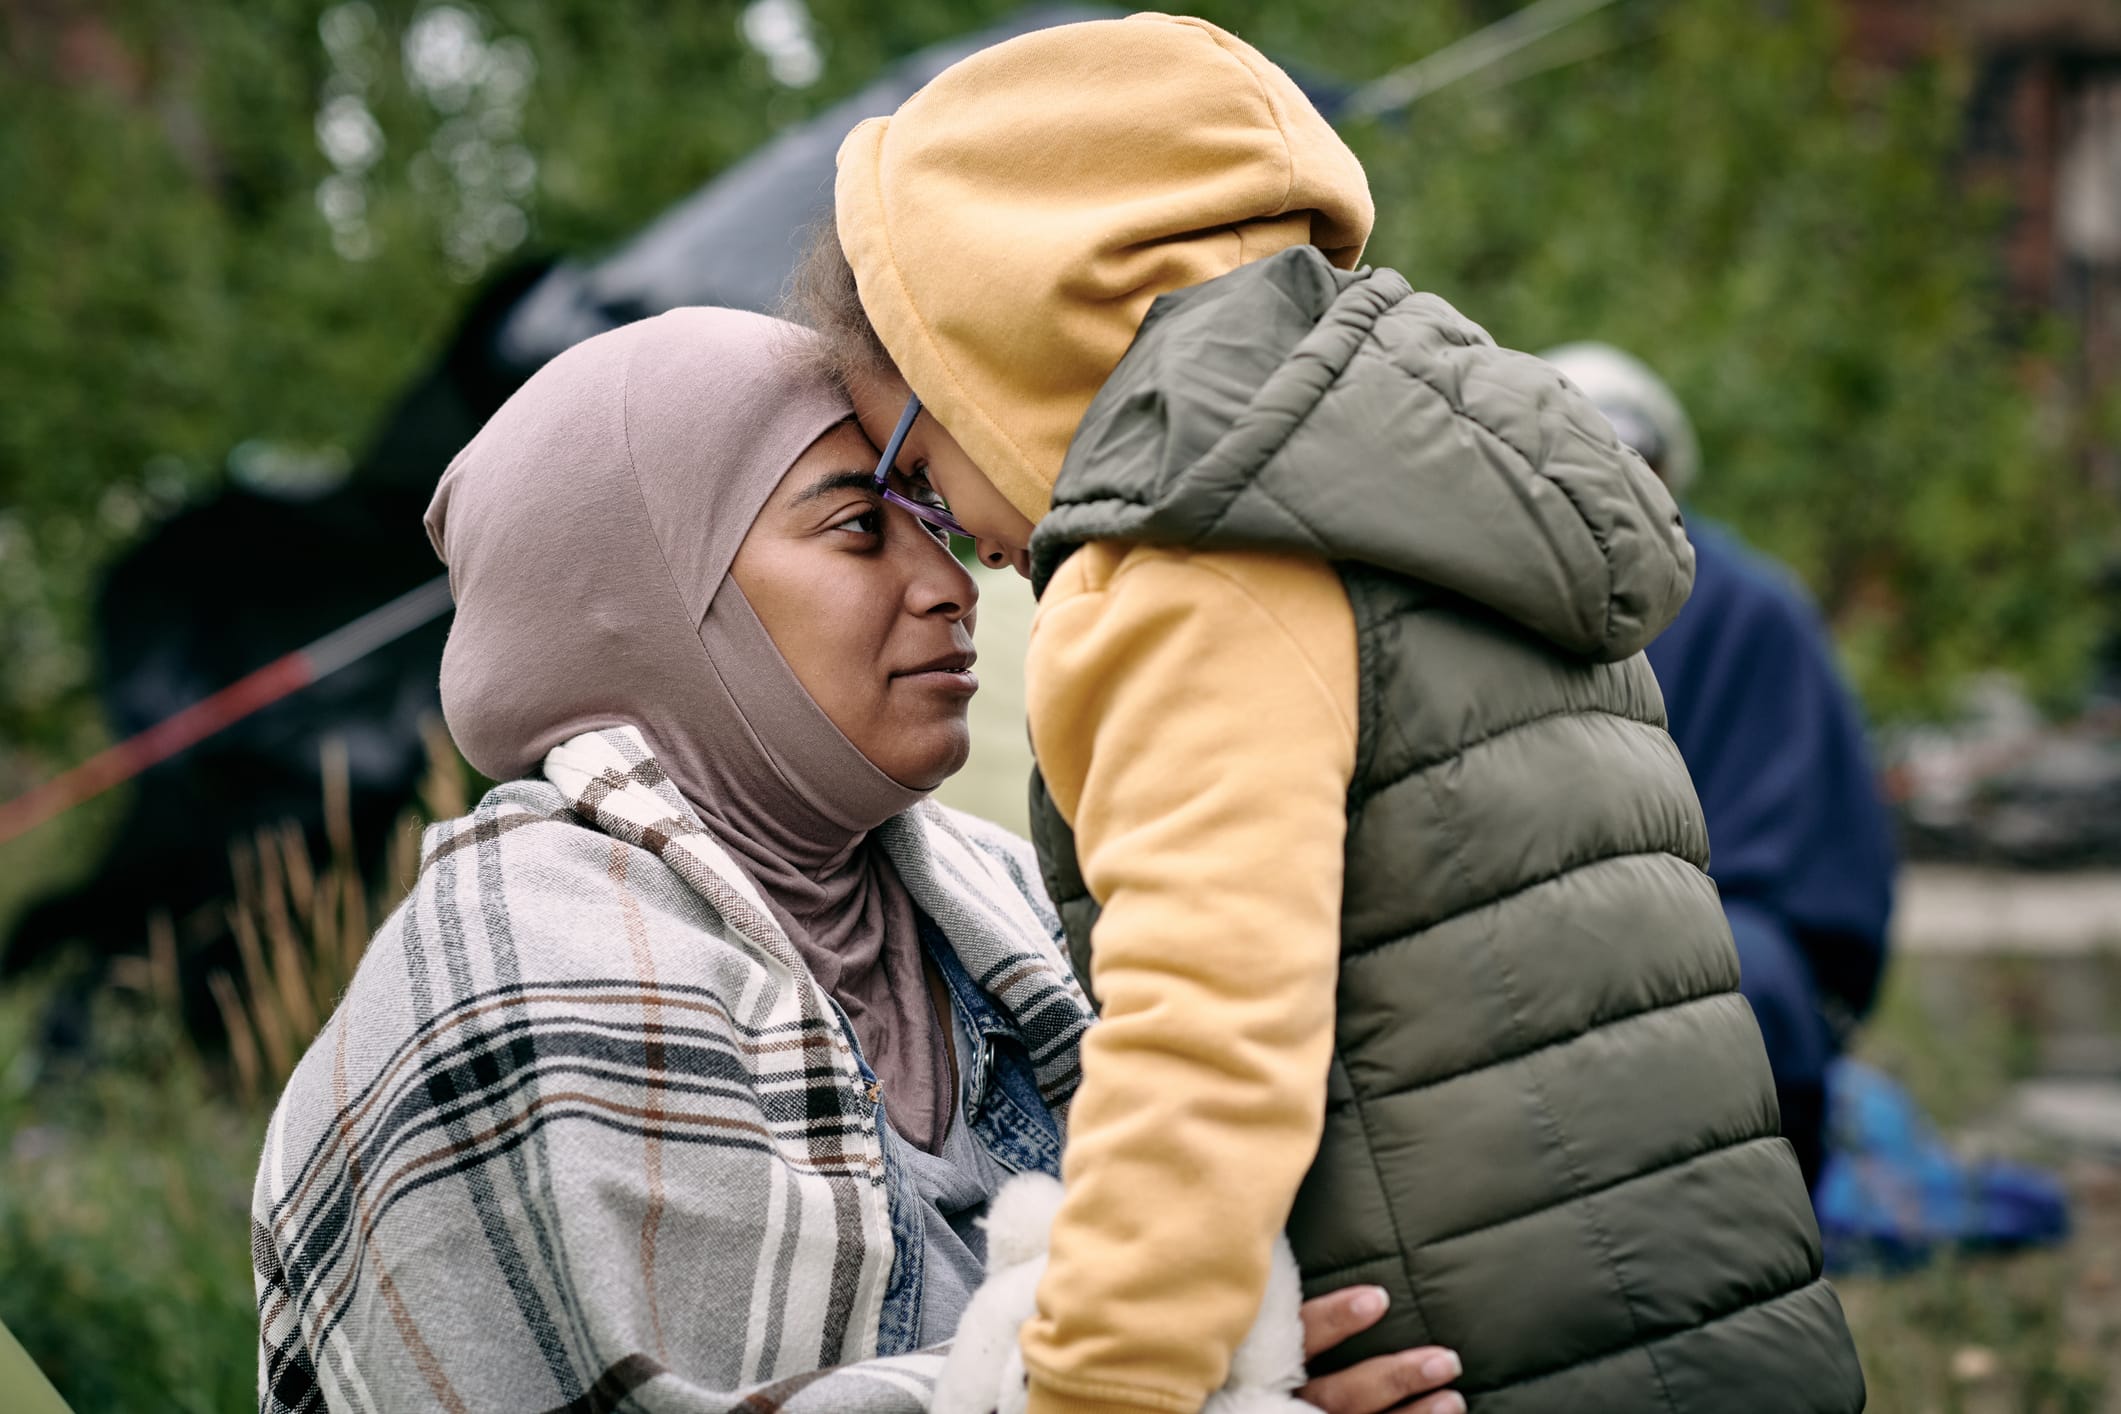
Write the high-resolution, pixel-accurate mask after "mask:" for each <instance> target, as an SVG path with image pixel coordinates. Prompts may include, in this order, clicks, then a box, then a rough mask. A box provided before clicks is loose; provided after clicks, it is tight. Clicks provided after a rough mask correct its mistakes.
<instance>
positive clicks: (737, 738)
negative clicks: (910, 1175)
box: [427, 309, 954, 1151]
mask: <svg viewBox="0 0 2121 1414" xmlns="http://www.w3.org/2000/svg"><path fill="white" fill-rule="evenodd" d="M815 337H816V336H815V335H813V334H811V333H810V332H809V331H807V330H804V329H801V328H798V327H797V326H795V325H792V324H787V323H784V322H782V321H780V320H777V319H769V318H767V317H765V316H764V315H758V314H747V313H743V312H740V311H737V310H728V309H679V310H673V311H671V312H670V313H668V314H663V315H658V316H657V317H655V318H653V319H644V320H642V321H640V322H639V323H635V324H629V325H627V326H626V327H625V328H622V329H617V330H614V331H612V332H611V333H608V334H601V335H598V336H597V337H596V338H593V339H589V340H587V341H585V342H583V343H581V344H577V345H576V346H574V347H573V348H571V349H569V350H567V352H565V353H563V354H561V355H560V356H559V357H558V358H555V359H554V360H553V361H552V362H551V363H548V364H547V365H546V366H545V367H544V368H543V369H541V370H539V372H538V373H537V374H536V376H534V377H533V378H531V380H530V381H529V382H528V383H526V384H524V385H523V387H522V388H521V389H520V390H519V391H518V392H517V393H516V395H515V396H514V397H512V398H510V399H509V400H508V402H507V403H506V404H505V405H504V406H503V407H502V408H501V410H500V411H499V412H497V413H495V414H494V416H493V419H492V421H490V422H488V423H487V424H486V426H485V428H484V429H483V430H482V431H481V432H480V433H479V435H478V436H477V437H475V438H473V439H472V442H471V444H470V445H469V446H467V447H466V448H465V449H464V450H463V451H462V452H460V453H458V454H457V457H456V460H455V461H453V462H451V463H450V466H449V470H448V471H447V472H445V473H444V474H443V477H442V483H441V485H440V487H439V488H438V489H437V490H436V492H435V498H434V503H433V504H432V505H431V506H429V507H428V511H427V533H428V537H429V538H430V539H431V540H432V541H433V542H434V546H435V550H436V552H437V553H439V554H440V555H441V556H442V558H443V560H444V561H445V562H446V563H447V564H448V566H449V583H450V590H451V592H452V593H453V594H454V596H455V598H456V604H457V612H456V621H455V623H454V624H453V625H452V626H451V628H450V632H449V646H448V647H447V648H446V649H445V650H444V651H443V654H442V713H443V716H444V717H445V718H446V719H447V720H448V723H449V731H450V735H451V736H453V737H455V738H456V742H457V746H458V747H459V748H460V749H461V750H462V751H463V753H464V755H465V758H466V759H467V760H469V761H470V762H471V764H472V765H474V766H476V767H477V768H478V769H479V770H481V771H483V772H484V773H485V774H487V775H488V776H491V777H493V778H494V779H496V780H509V779H512V778H515V777H519V776H524V775H528V774H530V773H532V772H534V771H535V770H536V769H537V768H538V765H539V763H540V762H541V761H542V760H543V759H544V757H545V753H546V752H548V751H550V750H551V749H552V748H553V747H555V746H557V745H559V744H560V743H561V742H564V741H566V740H567V739H568V738H570V737H573V736H576V735H578V734H579V733H582V732H586V731H592V730H596V729H598V728H602V727H612V726H621V725H630V726H633V727H636V728H638V729H639V730H640V732H641V734H642V735H643V736H644V737H646V738H647V740H648V743H649V745H650V746H652V747H653V748H654V749H655V753H656V757H657V759H658V760H659V761H660V762H661V763H662V765H663V769H664V770H665V771H666V772H667V773H668V774H669V776H670V778H671V780H672V782H673V783H674V784H675V785H676V786H677V788H678V790H679V791H680V792H681V793H682V794H683V795H684V797H685V799H686V800H687V801H688V802H690V803H691V805H692V806H693V808H694V809H695V810H697V811H698V812H699V813H700V816H701V817H702V819H704V820H705V821H706V824H707V827H708V828H709V829H710V830H711V831H712V832H713V834H714V836H715V838H716V839H717V840H718V841H720V843H721V844H722V846H723V847H724V848H726V849H727V850H728V851H729V853H730V854H732V855H733V856H735V857H736V858H737V859H738V860H739V861H740V862H741V863H742V864H743V865H744V866H745V868H747V869H748V870H750V872H751V875H752V877H753V879H754V880H755V881H756V882H757V884H758V885H759V889H760V892H762V893H763V894H764V895H765V897H766V901H767V902H768V904H769V905H771V907H772V910H773V913H774V915H775V917H776V918H777V919H778V920H779V922H780V923H781V925H782V926H783V927H784V928H786V929H787V931H788V936H789V938H790V940H791V941H792V942H793V943H794V944H795V946H796V948H797V950H798V951H799V952H800V953H801V955H802V957H803V959H804V961H806V962H807V963H808V964H809V965H810V968H811V971H812V972H813V973H814V974H815V975H816V977H817V980H818V981H819V983H820V984H821V985H823V986H824V988H825V990H826V991H827V992H829V993H830V994H831V995H832V997H833V998H834V1000H836V1001H838V1002H839V1003H840V1005H841V1007H842V1008H844V1009H845V1011H846V1012H847V1015H848V1019H849V1020H850V1021H852V1022H853V1024H854V1030H855V1035H856V1036H857V1037H858V1038H859V1039H860V1041H861V1045H862V1052H863V1055H864V1056H865V1057H866V1058H867V1060H868V1061H869V1064H870V1066H871V1068H872V1069H874V1070H875V1071H876V1073H877V1076H878V1078H879V1079H880V1080H882V1081H883V1083H884V1087H885V1102H886V1105H887V1108H888V1110H889V1113H890V1115H891V1120H892V1123H893V1125H894V1126H895V1127H896V1128H897V1129H898V1131H899V1133H900V1134H901V1135H903V1136H904V1137H905V1138H906V1139H908V1140H910V1141H911V1142H913V1143H915V1144H918V1145H920V1146H921V1147H922V1148H923V1149H927V1150H930V1151H933V1150H934V1149H935V1148H936V1147H937V1146H939V1145H940V1144H941V1142H942V1139H943V1135H944V1133H945V1131H946V1130H947V1128H948V1125H949V1117H950V1113H951V1109H952V1104H953V1100H954V1097H953V1096H952V1095H951V1094H950V1093H949V1072H950V1066H949V1059H948V1051H947V1050H946V1047H947V1046H948V1045H949V1044H950V1039H949V1035H948V1033H947V1031H945V1030H944V1028H943V1027H942V1026H941V1025H939V1024H938V1022H939V1018H938V1017H937V1016H936V1013H935V1009H934V1005H933V1003H932V1002H931V1001H930V999H929V991H928V987H927V983H926V975H925V973H924V972H923V970H922V963H921V951H920V940H919V937H918V933H917V927H916V924H915V921H914V909H913V903H912V900H911V899H910V898H908V896H907V894H906V890H905V887H904V886H903V885H902V884H901V883H900V882H899V879H898V875H897V874H896V872H894V871H893V869H892V868H891V865H890V863H889V862H888V861H887V860H886V859H885V858H884V854H883V851H882V849H881V848H880V847H878V846H876V845H874V844H873V843H872V842H871V841H870V840H869V838H868V835H869V832H870V831H871V830H873V829H874V828H875V827H876V826H878V825H880V824H882V823H883V822H884V821H885V820H888V819H889V818H891V817H892V816H893V815H896V814H898V813H899V812H900V811H903V810H905V809H907V808H908V807H910V806H911V805H913V804H914V802H916V801H918V800H919V799H921V796H922V792H920V791H915V790H909V789H907V788H906V787H905V786H902V785H900V784H899V783H898V782H896V781H894V780H892V779H891V778H890V777H889V776H886V775H885V774H884V773H883V772H882V771H880V770H878V769H877V768H876V767H875V766H874V765H872V764H871V763H870V761H869V759H868V758H867V757H865V756H863V755H862V754H861V752H860V751H858V750H856V749H855V746H854V744H853V743H852V742H850V741H848V740H847V738H846V737H845V736H844V735H843V734H842V733H841V732H840V730H839V728H838V727H836V726H834V725H833V724H832V721H831V719H830V718H828V717H827V716H826V715H825V713H824V710H823V709H822V708H820V707H819V706H818V705H817V703H816V702H814V701H813V700H812V699H811V697H810V694H809V693H808V692H806V691H804V689H803V685H802V684H801V683H800V682H798V681H797V680H796V676H795V674H794V672H793V671H792V670H791V669H790V668H789V667H788V664H787V662H786V660H784V659H783V658H782V657H781V654H780V651H779V650H778V649H777V648H775V647H774V644H773V640H772V639H771V638H770V637H769V636H768V635H767V633H766V629H765V626H764V625H762V624H761V623H760V622H759V619H758V616H757V615H756V614H755V613H753V612H752V609H751V605H750V603H749V602H748V601H747V600H746V599H745V598H744V595H743V591H742V590H741V589H739V588H738V587H737V584H736V582H735V580H733V579H732V578H730V575H729V566H730V564H731V562H732V561H734V560H735V558H736V553H737V549H738V547H739V546H741V545H742V544H743V541H744V536H745V535H746V534H747V533H748V532H749V531H750V529H751V524H752V522H753V521H754V520H756V519H757V518H758V514H759V511H760V510H761V509H762V508H763V507H764V506H765V504H766V501H767V499H768V498H769V497H770V496H771V495H772V494H773V490H774V488H775V487H776V486H778V485H779V484H780V481H781V478H782V476H783V475H784V474H785V473H786V472H787V470H788V467H789V465H790V464H791V463H792V462H794V461H795V459H796V458H797V457H798V456H800V455H801V454H802V453H803V452H804V450H806V449H807V448H808V447H809V446H810V444H811V443H813V442H815V441H816V440H817V439H818V437H819V436H821V435H822V434H823V433H825V432H826V431H828V430H830V429H831V428H832V427H834V426H836V425H837V424H839V423H840V422H842V421H844V420H845V419H847V418H848V417H850V416H851V415H852V412H853V409H852V408H851V407H850V406H849V404H848V402H847V400H846V398H845V396H844V395H842V394H841V393H840V392H838V391H837V390H835V389H834V388H833V387H832V385H831V384H830V382H829V381H828V380H827V379H826V378H825V377H824V376H823V375H822V374H820V373H817V372H814V371H813V370H814V369H815V368H816V366H817V361H816V360H815V359H814V358H808V357H806V354H807V353H809V352H810V349H809V348H808V347H807V346H808V345H809V344H810V343H811V341H813V340H814V339H815Z"/></svg>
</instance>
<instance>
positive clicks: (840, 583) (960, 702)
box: [730, 422, 979, 790]
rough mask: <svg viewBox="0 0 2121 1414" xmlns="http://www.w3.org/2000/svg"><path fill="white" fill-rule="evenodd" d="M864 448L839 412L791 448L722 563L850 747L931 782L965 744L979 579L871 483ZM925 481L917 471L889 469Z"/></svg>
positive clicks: (914, 492) (871, 464)
mask: <svg viewBox="0 0 2121 1414" xmlns="http://www.w3.org/2000/svg"><path fill="white" fill-rule="evenodd" d="M876 458H877V452H876V448H875V447H874V446H872V445H870V442H869V440H868V438H866V437H864V436H863V435H862V431H861V429H860V428H859V427H857V426H855V425H854V424H853V423H851V422H849V423H842V424H840V425H839V426H838V427H835V428H833V429H832V430H831V431H830V432H827V433H826V434H825V435H824V436H822V437H820V438H818V439H817V441H815V442H813V443H811V444H810V448H809V450H807V451H805V452H804V453H803V454H802V455H801V456H800V457H797V458H796V459H795V465H793V466H791V467H789V468H788V474H787V475H786V476H784V477H782V478H781V484H780V485H779V486H778V487H776V488H775V489H774V493H773V495H772V497H771V498H770V499H769V500H768V501H767V502H766V508H765V509H764V510H763V511H761V512H760V513H759V518H758V520H757V521H755V522H754V523H753V524H752V527H751V533H750V534H749V535H747V536H746V537H745V539H744V544H743V548H742V549H740V550H738V551H737V556H736V562H735V563H734V564H733V565H732V566H731V567H730V573H731V574H732V575H734V576H735V577H736V582H737V586H738V587H739V588H741V589H742V590H743V591H744V597H745V598H746V599H749V600H750V601H751V607H752V608H753V609H754V610H755V611H756V612H757V613H758V616H759V621H760V622H761V623H763V624H764V625H765V626H766V632H767V633H769V634H771V635H772V636H773V642H774V646H775V647H777V648H779V649H780V651H781V656H782V657H783V658H785V659H786V660H787V662H788V666H789V667H790V668H791V669H793V670H794V672H795V676H796V679H797V680H798V681H800V682H801V683H802V684H803V688H804V690H805V691H807V692H808V693H809V694H810V696H811V698H812V699H813V700H814V701H816V703H817V705H818V706H819V707H821V708H823V709H824V711H825V715H826V716H828V717H830V718H831V719H832V722H833V725H834V726H837V727H838V728H839V729H840V730H841V731H842V732H843V733H845V734H846V737H847V739H848V740H849V741H851V742H853V743H854V745H855V749H856V750H858V751H860V752H861V753H862V755H864V756H866V757H868V758H869V760H870V761H871V762H872V763H874V764H875V766H876V768H877V769H878V770H880V771H882V772H883V773H884V774H885V775H887V776H889V777H891V779H893V780H895V781H897V782H898V783H899V784H900V785H902V786H907V787H910V788H912V789H914V790H932V789H934V788H935V787H936V786H938V785H941V784H942V783H943V781H944V780H946V779H948V778H949V776H950V775H951V774H952V773H954V772H955V771H956V770H957V769H958V768H959V767H961V766H963V765H964V764H965V757H966V756H967V755H968V754H969V753H970V752H971V750H972V731H971V727H970V725H969V724H968V723H967V721H966V712H967V709H968V708H969V707H970V705H971V702H972V694H973V693H975V692H977V691H979V679H978V678H977V677H976V676H974V674H973V672H972V660H973V656H974V655H973V651H972V627H973V621H974V617H975V615H974V610H975V607H976V606H977V605H978V603H979V590H978V588H977V587H975V586H974V584H973V583H972V576H971V575H970V574H968V573H967V572H966V571H965V568H964V566H962V565H960V564H959V563H958V562H957V560H956V559H955V558H953V557H952V556H951V554H950V550H949V547H948V546H946V545H945V544H944V543H943V539H942V533H941V532H940V531H936V530H932V529H930V528H929V527H928V526H927V525H925V524H924V523H922V522H921V521H920V520H918V519H916V518H915V517H913V516H911V515H909V514H907V513H906V512H905V511H902V510H894V509H888V508H886V507H885V506H884V505H883V503H882V502H881V501H880V500H878V498H877V496H876V495H875V493H874V492H873V491H871V489H870V481H871V478H872V477H873V476H874V475H875V472H876ZM895 485H896V489H897V490H898V491H900V492H901V493H902V494H904V495H906V496H908V497H910V498H912V499H915V500H929V501H932V500H935V499H936V495H935V492H934V491H933V490H931V489H930V488H929V487H928V486H927V485H926V484H925V483H924V482H922V481H921V480H920V479H919V478H918V477H915V478H913V479H910V480H901V481H898V482H896V483H895Z"/></svg>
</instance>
